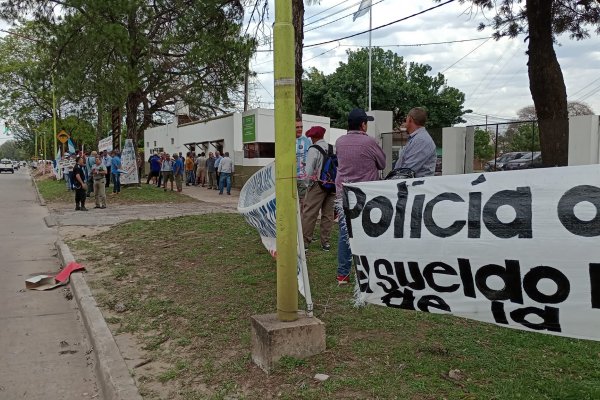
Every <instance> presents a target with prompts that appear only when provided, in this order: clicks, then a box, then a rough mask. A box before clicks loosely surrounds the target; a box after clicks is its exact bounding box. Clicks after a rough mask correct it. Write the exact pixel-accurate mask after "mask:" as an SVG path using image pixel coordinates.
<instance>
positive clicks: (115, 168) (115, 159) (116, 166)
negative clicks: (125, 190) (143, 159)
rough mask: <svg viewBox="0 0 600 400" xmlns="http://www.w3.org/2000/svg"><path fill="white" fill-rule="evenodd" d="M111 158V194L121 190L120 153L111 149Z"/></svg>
mask: <svg viewBox="0 0 600 400" xmlns="http://www.w3.org/2000/svg"><path fill="white" fill-rule="evenodd" d="M111 157H112V160H111V161H110V173H111V175H112V179H113V194H118V193H120V192H121V173H120V172H119V171H120V170H121V155H120V154H119V151H118V150H116V151H113V152H112V153H111Z"/></svg>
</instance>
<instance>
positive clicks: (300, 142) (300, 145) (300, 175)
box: [296, 120, 312, 212]
mask: <svg viewBox="0 0 600 400" xmlns="http://www.w3.org/2000/svg"><path fill="white" fill-rule="evenodd" d="M310 146H312V141H311V140H310V139H309V138H307V137H306V136H304V135H302V120H296V186H297V188H298V200H299V201H300V212H302V209H303V207H304V197H305V196H306V181H305V180H304V179H305V177H306V171H305V167H306V154H307V153H308V148H309V147H310Z"/></svg>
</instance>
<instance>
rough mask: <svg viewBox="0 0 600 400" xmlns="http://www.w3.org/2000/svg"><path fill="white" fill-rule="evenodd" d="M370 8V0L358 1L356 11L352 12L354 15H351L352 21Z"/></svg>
mask: <svg viewBox="0 0 600 400" xmlns="http://www.w3.org/2000/svg"><path fill="white" fill-rule="evenodd" d="M370 9H371V0H362V1H361V2H360V6H358V11H356V12H355V13H354V17H352V21H353V22H354V21H356V20H357V19H358V18H360V17H362V16H363V15H365V14H366V13H368V12H369V10H370Z"/></svg>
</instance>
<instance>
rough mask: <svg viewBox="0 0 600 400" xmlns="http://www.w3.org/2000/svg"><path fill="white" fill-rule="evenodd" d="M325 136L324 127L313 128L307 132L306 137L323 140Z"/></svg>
mask: <svg viewBox="0 0 600 400" xmlns="http://www.w3.org/2000/svg"><path fill="white" fill-rule="evenodd" d="M323 136H325V128H323V127H322V126H313V127H312V128H310V129H309V130H307V131H306V137H308V138H313V137H314V138H322V137H323Z"/></svg>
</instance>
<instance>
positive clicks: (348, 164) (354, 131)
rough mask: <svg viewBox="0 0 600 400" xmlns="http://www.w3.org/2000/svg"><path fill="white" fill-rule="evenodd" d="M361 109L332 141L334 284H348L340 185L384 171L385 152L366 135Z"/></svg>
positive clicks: (349, 263)
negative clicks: (335, 223) (335, 226)
mask: <svg viewBox="0 0 600 400" xmlns="http://www.w3.org/2000/svg"><path fill="white" fill-rule="evenodd" d="M374 120H375V119H374V118H373V117H372V116H368V115H367V114H366V113H365V111H364V110H363V109H360V108H355V109H354V110H352V111H350V114H348V133H347V134H346V135H344V136H342V137H340V138H339V139H338V140H337V141H336V142H335V148H336V154H337V157H338V170H337V176H336V179H335V185H336V204H335V206H336V211H337V214H338V225H339V229H340V235H339V240H338V270H337V282H338V285H345V284H347V283H348V282H350V270H351V268H352V251H351V250H350V241H349V237H348V228H347V226H346V217H345V215H344V210H343V208H342V198H343V193H344V192H343V187H342V184H343V183H354V182H367V181H376V180H377V179H378V177H379V171H381V170H383V169H384V168H385V153H384V152H383V150H382V148H381V147H380V146H379V144H378V143H377V141H375V139H373V138H372V137H371V136H369V135H367V123H368V122H369V121H374Z"/></svg>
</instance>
